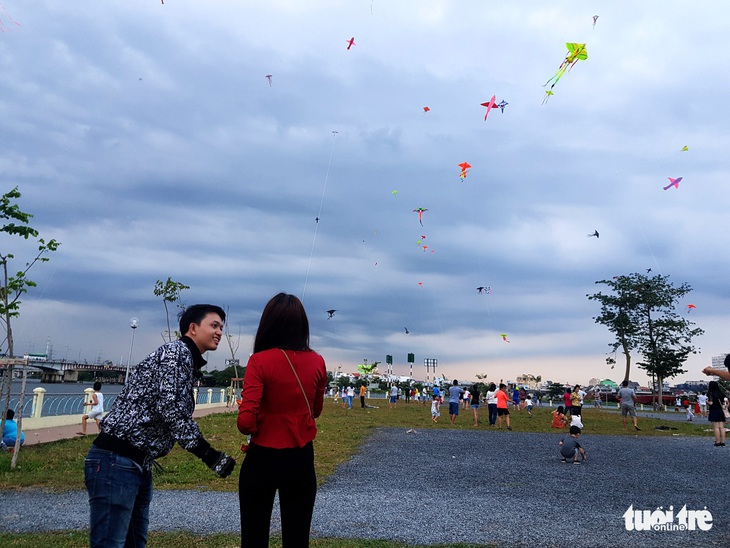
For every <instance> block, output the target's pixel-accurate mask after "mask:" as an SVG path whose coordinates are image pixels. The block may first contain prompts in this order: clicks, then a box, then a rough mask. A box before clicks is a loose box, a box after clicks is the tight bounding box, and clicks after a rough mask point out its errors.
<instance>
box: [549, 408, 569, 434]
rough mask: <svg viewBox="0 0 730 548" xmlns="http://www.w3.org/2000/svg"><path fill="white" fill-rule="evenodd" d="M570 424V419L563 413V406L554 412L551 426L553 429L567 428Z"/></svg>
mask: <svg viewBox="0 0 730 548" xmlns="http://www.w3.org/2000/svg"><path fill="white" fill-rule="evenodd" d="M567 424H568V419H567V418H566V417H565V414H564V413H563V406H562V405H560V406H558V408H557V409H556V410H555V411H553V422H552V424H550V427H551V428H565V426H566V425H567Z"/></svg>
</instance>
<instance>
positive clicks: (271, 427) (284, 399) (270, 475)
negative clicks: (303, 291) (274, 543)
mask: <svg viewBox="0 0 730 548" xmlns="http://www.w3.org/2000/svg"><path fill="white" fill-rule="evenodd" d="M253 351H254V353H253V354H252V355H251V357H250V358H249V360H248V365H247V368H246V378H245V380H244V384H243V392H242V393H241V405H240V407H239V411H238V429H239V430H240V431H241V433H243V434H250V435H251V443H250V444H249V446H248V450H247V451H246V458H245V460H244V461H243V465H242V466H241V475H240V478H239V483H238V496H239V500H240V505H241V546H244V547H259V546H260V547H262V548H265V547H268V545H269V526H270V522H271V510H272V508H273V505H274V495H275V493H276V491H277V490H278V491H279V505H280V509H281V536H282V543H283V545H284V546H309V529H310V525H311V522H312V511H313V510H314V498H315V496H316V493H317V478H316V476H315V473H314V451H313V449H312V440H314V438H315V436H316V435H317V426H316V424H315V422H314V419H315V418H317V417H318V416H319V415H320V413H321V412H322V404H323V402H324V391H325V389H326V387H327V371H326V369H325V364H324V360H323V359H322V356H320V355H319V354H317V353H316V352H314V351H313V350H312V349H311V348H309V321H308V320H307V314H306V312H305V311H304V306H302V303H301V301H300V300H299V299H298V298H296V297H295V296H294V295H287V294H285V293H279V294H278V295H276V296H274V297H273V298H272V299H271V300H270V301H269V302H268V304H267V305H266V307H265V308H264V312H263V314H262V315H261V321H260V323H259V327H258V331H257V332H256V338H255V340H254V347H253Z"/></svg>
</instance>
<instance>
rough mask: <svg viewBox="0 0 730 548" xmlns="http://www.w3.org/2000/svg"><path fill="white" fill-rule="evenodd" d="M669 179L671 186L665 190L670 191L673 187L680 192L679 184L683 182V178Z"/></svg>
mask: <svg viewBox="0 0 730 548" xmlns="http://www.w3.org/2000/svg"><path fill="white" fill-rule="evenodd" d="M667 179H669V184H668V185H667V186H665V187H663V188H664V190H669V189H670V188H671V187H674V188H676V189H677V190H679V182H680V181H681V180H682V177H677V178H676V179H672V178H671V177H667Z"/></svg>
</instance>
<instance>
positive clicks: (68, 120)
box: [0, 0, 730, 384]
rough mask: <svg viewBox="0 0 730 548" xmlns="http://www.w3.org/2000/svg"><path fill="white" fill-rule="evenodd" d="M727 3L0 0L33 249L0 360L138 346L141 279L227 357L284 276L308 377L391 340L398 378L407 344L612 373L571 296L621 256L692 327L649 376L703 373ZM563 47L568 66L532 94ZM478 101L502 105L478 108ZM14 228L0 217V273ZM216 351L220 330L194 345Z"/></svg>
mask: <svg viewBox="0 0 730 548" xmlns="http://www.w3.org/2000/svg"><path fill="white" fill-rule="evenodd" d="M595 15H598V18H597V19H596V21H595V26H594V24H593V23H594V16H595ZM728 17H730V4H727V3H725V2H703V3H695V2H692V3H689V2H680V1H668V2H667V1H644V2H634V1H623V0H618V1H610V2H609V1H606V2H599V1H587V2H579V3H576V2H567V1H555V2H544V1H520V2H491V1H486V0H479V1H477V0H473V1H466V0H461V1H459V0H455V1H436V0H419V1H409V0H403V1H398V2H384V1H382V0H348V1H346V2H345V1H334V0H331V1H327V0H309V1H308V2H296V1H293V0H265V1H243V0H241V1H238V0H236V1H234V0H228V1H222V0H205V1H200V0H199V1H192V0H167V1H166V2H165V3H164V4H162V3H161V2H160V1H156V0H127V1H125V2H123V3H109V2H81V3H80V2H52V1H45V0H27V1H23V2H19V1H16V0H2V5H0V30H2V31H3V32H2V33H0V121H1V123H0V143H2V146H1V147H0V188H1V189H2V191H3V192H7V191H9V190H11V189H12V188H14V187H15V186H17V187H18V188H19V190H20V192H21V193H22V198H21V199H20V200H19V206H20V208H21V209H22V210H23V211H26V212H30V213H32V214H33V215H34V217H33V219H32V223H31V225H32V226H33V227H34V228H36V229H38V230H39V232H40V236H41V237H44V238H46V239H49V238H53V239H56V240H58V241H59V242H61V246H60V248H59V249H58V251H56V252H55V253H53V254H52V255H51V256H50V259H51V260H50V261H48V262H47V263H44V264H41V265H36V266H34V267H33V270H32V271H31V273H30V278H31V279H32V280H34V281H35V282H36V283H37V284H38V286H37V287H36V288H33V289H32V290H31V291H29V292H28V293H27V294H26V295H24V297H23V299H22V300H23V303H22V308H21V315H20V317H19V318H17V319H16V320H14V322H13V328H14V335H15V349H16V354H19V353H22V352H44V351H45V350H46V347H47V346H48V345H50V346H51V347H52V350H53V355H54V357H56V358H60V359H69V360H72V359H81V360H88V361H96V360H98V359H111V360H113V361H114V362H121V363H126V362H127V361H128V360H129V356H130V352H131V355H132V361H133V362H136V361H139V360H141V359H142V358H143V357H144V356H145V355H147V354H148V353H149V352H151V351H153V350H154V349H155V348H156V347H157V346H159V344H161V342H162V332H163V331H165V329H166V324H165V310H164V307H163V304H162V301H161V300H160V299H159V298H157V297H155V296H154V295H153V288H154V285H155V281H156V280H163V281H164V280H166V279H167V278H168V277H171V278H172V279H173V280H175V281H178V282H181V283H184V284H186V285H188V286H190V289H188V290H186V291H184V292H183V293H182V299H183V301H184V302H185V303H187V304H194V303H198V302H212V303H215V304H219V305H221V306H223V307H224V308H226V309H228V311H229V317H228V325H229V328H230V331H231V335H232V338H233V339H232V340H233V342H234V344H235V345H238V349H237V353H236V357H238V358H240V359H241V360H242V361H244V362H245V360H246V359H247V357H248V355H249V353H250V352H251V349H252V340H253V336H254V334H255V331H256V327H257V325H258V321H259V318H260V315H261V311H262V310H263V307H264V305H265V304H266V302H267V301H268V300H269V299H270V298H271V297H272V296H273V295H274V294H276V293H278V292H280V291H284V292H288V293H293V294H295V295H297V296H299V297H300V298H301V299H302V300H303V302H304V305H305V307H306V309H307V312H308V316H309V320H310V329H311V345H312V347H313V348H314V349H315V350H317V351H318V352H320V353H321V354H322V355H323V356H324V358H325V360H326V362H327V364H328V368H329V369H331V370H336V369H338V368H340V369H341V370H342V371H356V367H357V364H358V363H362V361H363V359H367V360H369V361H370V362H372V361H380V362H384V361H385V356H386V355H388V354H390V355H392V356H393V359H394V372H395V373H396V374H401V375H405V374H408V373H409V372H410V368H409V365H408V363H407V354H408V353H414V355H415V363H414V371H413V373H414V377H416V378H420V379H423V378H425V376H426V374H425V367H424V359H426V358H429V359H436V360H438V369H437V373H439V374H444V375H446V376H447V377H448V378H450V379H453V378H455V377H456V378H459V379H460V380H462V381H464V382H468V381H470V380H474V379H475V376H476V375H477V374H480V375H487V378H488V379H490V380H495V381H498V380H500V379H505V380H507V379H514V378H516V377H517V376H518V375H521V374H533V375H539V376H541V377H542V379H543V380H552V381H556V382H569V383H581V384H585V383H587V382H588V381H589V379H591V378H600V379H603V378H612V379H614V380H621V378H622V375H623V365H622V362H621V361H620V358H619V364H620V365H617V366H616V369H613V370H612V369H611V368H610V366H608V365H607V364H606V356H607V352H608V351H609V345H610V343H611V342H612V341H613V339H612V336H611V334H610V333H609V332H608V331H607V329H606V328H605V327H603V326H601V325H599V324H596V323H595V322H594V321H593V318H594V317H595V316H596V315H597V314H598V312H599V309H598V305H597V303H595V302H594V301H590V300H588V299H587V298H586V295H587V294H590V293H594V292H596V291H598V290H600V289H602V286H598V285H596V283H595V282H596V281H598V280H603V279H610V278H612V277H613V276H616V275H623V274H630V273H633V272H640V273H645V272H646V270H647V269H649V268H651V269H652V275H655V274H661V275H668V276H670V278H669V280H670V281H671V282H672V283H674V284H676V285H680V284H682V283H684V282H686V283H688V284H689V285H690V286H691V287H692V289H693V291H692V292H691V293H690V294H689V295H688V296H687V299H686V300H687V302H681V303H678V311H679V312H680V313H682V314H685V311H684V307H685V306H686V305H687V304H689V303H692V304H694V305H695V306H696V308H695V309H693V310H692V311H691V312H690V314H691V319H692V320H693V321H694V322H696V326H697V327H700V328H702V329H704V331H705V333H704V335H702V336H701V337H699V338H698V339H696V340H695V343H696V345H697V348H698V350H699V353H698V354H697V355H693V356H691V357H690V359H689V360H688V362H687V364H686V368H687V370H688V371H687V373H685V374H683V375H680V376H679V377H677V378H675V379H674V381H681V380H699V379H703V378H705V377H704V375H702V373H701V370H702V368H704V367H706V366H708V365H710V363H711V358H712V356H716V355H719V354H724V353H726V352H728V351H730V343H729V342H728V338H727V334H728V332H729V330H730V319H729V318H728V314H727V313H726V310H727V309H728V306H729V305H730V299H729V296H728V291H727V282H726V280H727V279H728V274H730V257H728V256H727V255H726V253H725V251H726V250H727V249H728V248H730V241H729V240H730V230H729V229H730V223H729V222H728V214H727V211H728V209H727V204H728V198H730V189H729V188H728V184H727V183H728V180H727V179H728V172H729V171H730V169H729V166H728V158H730V155H729V154H728V148H729V145H730V133H729V132H728V123H727V121H728V119H730V112H729V108H728V102H727V90H728V89H730V82H729V81H728V80H729V79H730V76H729V75H730V71H728V70H727V67H728V65H729V61H730V34H728V33H727V24H726V21H727V20H728ZM351 38H354V44H353V45H352V46H351V47H350V48H349V49H348V44H349V41H350V39H351ZM567 42H576V43H585V44H586V50H587V53H588V58H587V59H586V60H584V61H578V62H577V63H576V64H575V66H574V67H573V68H572V70H570V71H569V72H566V73H565V75H564V76H563V77H562V79H560V81H559V82H558V83H557V84H556V85H555V86H554V87H553V88H552V91H553V93H554V94H553V95H552V96H549V98H548V100H547V101H546V102H544V104H543V101H544V99H545V98H546V97H547V96H546V90H549V89H550V87H549V84H548V87H544V86H543V84H545V83H546V81H547V80H548V79H549V78H550V77H551V76H553V75H554V74H555V73H556V71H557V70H558V67H559V66H560V64H561V62H562V61H563V60H564V59H565V56H566V53H567V49H566V43H567ZM266 75H271V78H270V79H268V78H267V77H266ZM269 80H270V81H269ZM493 95H494V96H495V97H496V102H500V101H502V100H504V101H505V102H507V103H508V105H507V106H506V107H505V108H504V111H503V112H502V111H500V109H498V108H497V109H492V110H491V112H490V113H489V116H488V118H487V119H486V120H485V119H484V115H485V113H486V108H485V107H483V106H481V103H484V102H487V101H489V99H490V98H491V97H492V96H493ZM424 107H428V108H429V109H430V110H429V111H428V112H426V111H424ZM685 146H686V147H687V150H686V151H683V150H682V149H683V147H685ZM462 162H468V163H469V164H471V166H472V167H471V169H469V171H468V173H467V176H466V178H465V179H463V180H462V178H460V176H459V175H460V168H459V167H458V164H460V163H462ZM668 177H672V178H677V177H682V178H683V179H682V181H681V183H680V184H679V188H669V189H668V190H663V187H664V186H665V185H667V184H668V183H669V181H668V179H667V178H668ZM418 208H426V209H427V211H425V212H424V213H423V217H422V225H421V224H420V223H419V219H418V214H417V213H416V212H414V210H415V209H418ZM316 219H318V221H317V220H316ZM594 231H598V233H599V237H591V236H588V235H589V234H592V233H594ZM419 242H420V243H419ZM424 246H427V247H424ZM35 249H36V248H35V247H34V243H33V242H32V241H28V242H25V241H22V240H18V239H17V238H16V239H12V238H9V237H8V236H7V235H2V236H1V237H0V251H2V252H3V253H5V252H7V251H10V252H12V253H13V254H14V255H15V259H14V261H15V266H16V268H17V269H19V268H22V266H23V265H24V264H25V262H26V261H27V260H29V259H31V258H32V256H33V254H34V250H35ZM477 287H489V288H490V291H489V292H484V293H481V294H480V293H478V292H477V290H476V288H477ZM330 309H334V310H336V312H335V313H334V315H333V316H332V317H331V318H328V314H327V312H326V311H327V310H330ZM174 312H175V311H174V310H173V313H174ZM132 317H136V318H138V319H139V327H138V328H137V329H136V330H135V331H134V332H133V331H132V330H131V329H130V324H129V320H130V318H132ZM173 321H174V318H173ZM406 331H407V332H406ZM501 334H505V335H506V336H507V337H506V338H507V341H509V342H507V341H505V340H503V337H502V336H501ZM132 337H134V339H133V343H132ZM230 357H231V352H230V350H229V349H228V346H227V345H226V344H225V341H224V342H222V343H221V346H220V347H219V349H218V350H217V351H216V352H214V353H210V354H209V355H208V359H209V365H210V366H211V368H221V367H223V366H224V360H226V359H227V358H230ZM633 361H634V363H635V362H636V361H639V360H638V356H633ZM381 371H382V366H381ZM631 377H632V380H637V381H639V382H640V383H641V384H646V383H647V377H646V375H645V373H644V372H643V371H641V370H638V369H636V367H635V366H634V368H633V369H632V375H631Z"/></svg>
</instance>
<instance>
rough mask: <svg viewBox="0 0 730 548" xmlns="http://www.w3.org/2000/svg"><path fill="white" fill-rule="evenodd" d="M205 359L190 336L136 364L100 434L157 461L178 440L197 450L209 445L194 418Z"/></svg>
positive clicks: (186, 446)
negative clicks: (197, 382)
mask: <svg viewBox="0 0 730 548" xmlns="http://www.w3.org/2000/svg"><path fill="white" fill-rule="evenodd" d="M205 363H206V361H205V360H204V359H203V357H202V356H201V354H200V351H199V350H198V347H197V346H196V345H195V343H194V342H193V341H192V340H191V339H189V338H188V337H182V338H181V339H180V340H177V341H173V342H169V343H165V344H163V345H162V346H161V347H159V348H158V349H157V350H156V351H155V352H153V353H152V354H150V355H149V356H147V358H145V359H144V360H143V361H142V362H140V363H139V365H137V367H136V369H135V371H134V372H133V373H132V375H131V376H130V377H129V379H128V380H127V384H126V385H125V386H124V388H123V389H122V391H121V393H120V394H119V396H117V399H116V400H115V401H114V405H113V406H112V409H111V411H109V414H108V415H107V416H106V417H104V419H103V420H102V422H101V432H102V434H100V438H102V440H108V439H110V438H109V436H111V437H113V438H117V439H118V440H122V441H123V442H126V443H128V444H130V445H132V446H133V447H134V448H136V449H138V450H140V451H142V452H144V454H145V455H146V456H148V457H149V458H152V459H157V458H160V457H164V456H165V455H167V454H168V453H169V452H170V451H171V450H172V448H173V446H174V445H175V442H177V443H179V444H180V446H182V447H183V448H184V449H187V450H188V451H191V452H193V453H199V452H200V451H201V450H203V449H204V447H205V448H207V447H210V446H209V445H208V443H207V442H206V441H205V440H204V439H203V436H202V434H201V433H200V429H199V428H198V425H197V423H196V422H195V421H194V420H193V411H194V410H195V401H194V397H193V383H194V382H195V380H196V378H199V377H200V376H201V374H200V369H201V368H202V367H203V366H204V365H205Z"/></svg>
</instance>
